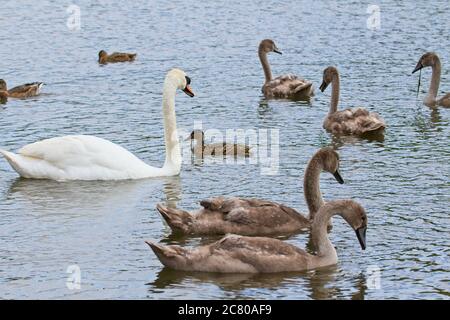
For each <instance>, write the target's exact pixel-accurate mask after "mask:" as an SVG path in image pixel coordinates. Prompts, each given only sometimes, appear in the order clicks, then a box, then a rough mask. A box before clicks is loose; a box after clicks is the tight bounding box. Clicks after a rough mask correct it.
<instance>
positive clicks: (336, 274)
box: [0, 0, 450, 299]
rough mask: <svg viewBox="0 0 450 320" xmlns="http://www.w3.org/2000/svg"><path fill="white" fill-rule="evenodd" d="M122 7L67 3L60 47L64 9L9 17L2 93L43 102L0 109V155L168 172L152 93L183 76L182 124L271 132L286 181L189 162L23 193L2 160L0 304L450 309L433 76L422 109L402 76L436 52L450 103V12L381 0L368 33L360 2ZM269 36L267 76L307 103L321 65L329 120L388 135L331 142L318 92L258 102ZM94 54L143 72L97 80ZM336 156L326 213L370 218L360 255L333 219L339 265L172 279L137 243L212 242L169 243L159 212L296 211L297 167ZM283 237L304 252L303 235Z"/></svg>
mask: <svg viewBox="0 0 450 320" xmlns="http://www.w3.org/2000/svg"><path fill="white" fill-rule="evenodd" d="M123 3H124V2H120V1H111V3H110V4H109V5H108V6H105V5H102V4H100V5H98V4H95V5H94V4H92V1H88V0H78V1H77V5H79V6H80V7H81V8H82V10H84V11H82V15H83V19H82V27H81V30H80V31H78V32H71V31H69V30H68V29H67V27H66V25H65V22H66V18H67V16H65V8H64V4H57V3H56V2H55V1H44V2H37V1H35V2H32V1H29V5H27V6H19V5H17V1H13V0H6V1H3V2H2V9H1V10H2V18H1V19H0V36H1V39H2V40H3V41H4V43H8V45H7V46H0V57H1V59H2V62H3V64H2V78H4V79H6V80H7V81H9V82H10V83H11V84H20V83H26V82H30V81H44V82H45V83H46V84H47V85H46V86H44V88H43V93H44V94H43V95H41V96H40V97H38V98H33V99H27V100H13V99H11V100H10V101H8V103H7V104H6V105H4V106H0V148H2V149H7V150H18V149H19V148H20V147H21V146H23V145H25V144H27V143H31V142H34V141H37V140H40V139H45V138H50V137H54V136H61V135H68V134H92V135H96V136H99V137H101V138H105V139H108V140H110V141H113V142H115V143H117V144H119V145H121V146H123V147H124V148H126V149H127V150H130V151H131V152H133V153H134V154H136V155H137V156H138V157H139V158H141V159H144V160H145V161H146V162H147V163H149V164H154V165H155V164H161V163H163V162H164V156H165V154H164V145H163V141H164V139H163V124H162V117H161V89H162V86H163V80H164V76H165V74H166V72H167V70H169V69H170V68H172V67H174V66H177V67H181V68H183V69H185V70H186V71H187V73H188V74H189V76H190V77H191V79H192V86H193V89H194V90H195V92H196V97H195V98H192V99H191V98H189V97H187V96H185V95H184V94H182V93H179V94H178V95H177V98H176V112H177V123H178V127H179V128H193V127H194V125H195V123H197V122H199V121H201V122H202V126H203V128H211V129H218V130H220V131H221V132H225V130H226V129H256V130H257V129H269V130H273V129H277V130H279V137H280V141H279V142H280V143H279V146H280V150H279V151H280V152H279V155H280V158H279V171H278V173H277V174H276V175H263V174H261V168H262V167H264V165H262V164H260V163H245V164H238V163H224V162H223V161H222V160H221V159H218V161H202V159H195V158H193V159H191V160H192V161H190V159H189V158H188V159H187V161H184V162H183V164H182V170H181V174H180V176H179V177H173V178H158V179H148V180H142V181H122V182H64V183H59V182H52V181H32V180H25V179H18V178H17V175H16V173H15V172H14V171H13V170H12V169H11V168H10V167H9V165H8V164H7V163H6V161H4V160H3V159H0V297H1V298H5V299H9V298H27V299H28V298H87V299H91V298H122V299H123V298H137V299H142V298H150V299H177V298H193V299H198V298H204V299H213V298H216V299H220V298H249V299H270V298H273V299H378V298H382V299H398V298H407V299H418V298H441V299H448V297H449V291H450V290H449V289H448V279H449V273H450V262H449V259H448V250H447V248H449V247H450V238H449V237H448V235H449V232H450V230H449V227H450V221H449V214H448V213H449V210H448V203H449V196H448V195H449V194H450V185H449V181H450V153H449V144H448V141H449V137H450V123H449V119H450V114H449V110H448V109H443V108H441V109H436V110H433V109H429V108H427V107H424V106H423V105H422V102H421V101H422V99H423V97H424V95H425V94H426V89H427V88H426V87H427V86H428V84H429V81H430V78H431V72H426V73H423V75H422V80H423V84H424V86H422V90H421V91H420V92H419V97H416V91H417V78H416V77H414V76H411V75H410V73H411V71H412V69H413V68H414V66H415V64H416V63H417V60H418V58H419V57H420V56H421V55H422V54H423V52H424V51H426V50H433V51H436V52H438V53H439V55H440V58H441V61H442V62H443V63H442V65H443V69H442V81H441V89H442V90H441V91H442V92H448V91H449V83H450V81H449V80H450V68H449V65H450V52H449V51H448V42H449V38H448V24H445V23H436V21H449V20H450V19H449V11H448V10H447V7H448V1H446V0H434V1H432V4H430V3H429V2H417V1H412V0H411V1H401V2H400V1H393V0H386V1H383V2H382V3H381V4H380V6H381V11H382V15H381V19H382V22H381V26H382V27H381V29H380V30H377V31H375V32H373V31H370V30H368V29H367V28H366V19H367V12H366V7H365V5H361V3H360V2H355V1H353V2H344V1H341V2H338V1H333V5H332V6H330V4H329V3H324V2H320V1H310V0H307V1H294V2H290V3H289V4H288V5H287V6H279V5H276V6H274V5H273V3H270V2H258V3H253V2H251V1H241V2H232V3H231V4H229V5H226V6H225V7H226V8H225V7H224V5H222V4H221V3H220V2H214V3H207V4H205V3H202V2H196V3H192V4H190V6H191V7H190V8H191V10H189V11H186V10H185V3H184V2H182V1H178V0H174V1H172V2H170V3H169V4H168V3H165V2H158V3H154V4H153V5H152V6H151V7H149V5H148V1H144V0H141V1H133V2H132V3H133V4H132V5H131V4H129V3H127V5H123ZM83 8H84V9H83ZM224 8H225V10H224ZM274 8H276V9H274ZM30 13H32V14H30ZM111 21H115V23H114V24H111ZM149 21H154V22H155V23H149ZM418 21H420V23H417V22H418ZM230 26H239V28H230ZM267 26H270V34H267V30H268V29H267ZM324 26H333V28H324ZM180 30H181V31H180ZM224 30H227V32H224ZM242 30H245V32H242ZM305 30H307V32H305ZM423 34H427V39H426V43H424V37H423V36H421V35H423ZM160 35H164V37H161V36H160ZM267 37H272V38H274V40H275V41H276V42H277V44H278V45H279V46H280V47H282V48H283V55H282V56H273V55H269V60H270V63H271V67H272V71H273V74H274V75H281V74H286V73H293V74H297V75H299V76H301V77H304V78H306V79H310V80H311V81H312V82H313V83H314V86H315V87H316V88H317V87H318V85H319V84H320V83H321V81H322V76H323V70H324V68H325V67H327V66H329V65H335V66H337V67H338V68H339V70H340V74H341V85H342V93H341V97H340V98H341V99H340V101H341V102H340V108H342V109H343V108H348V107H359V106H362V107H365V108H367V109H368V110H370V111H375V112H378V113H379V114H380V116H381V117H383V118H384V120H385V121H386V123H387V129H386V133H385V135H384V137H383V138H382V139H359V138H351V137H335V136H332V135H330V134H328V133H327V132H325V131H324V130H323V128H322V123H323V119H324V117H325V116H326V114H327V112H328V110H329V103H330V94H331V93H330V92H325V93H322V92H320V91H319V90H317V89H316V95H315V96H314V98H313V99H311V100H310V101H309V102H301V101H283V100H268V101H267V100H265V99H264V98H263V96H262V94H261V86H262V84H263V82H264V75H263V71H262V69H261V65H260V62H259V60H258V57H257V46H258V43H259V41H260V40H261V39H263V38H267ZM119 44H120V47H118V45H119ZM100 47H101V48H100ZM155 48H156V50H155ZM330 48H332V50H330ZM100 49H106V50H111V51H114V50H117V51H119V50H120V51H136V52H138V58H137V60H136V61H135V62H134V63H132V64H116V65H108V66H104V67H99V65H98V63H97V53H98V51H99V50H100ZM11 52H14V54H13V55H12V54H11ZM30 52H32V53H33V54H32V58H31V55H30ZM30 59H32V61H31V60H30ZM425 84H426V85H425ZM330 145H331V146H333V147H334V148H336V149H337V150H338V151H339V154H340V159H341V166H340V171H341V174H342V176H343V178H344V180H345V184H344V185H338V184H336V183H335V181H334V180H333V177H332V176H330V175H328V174H324V175H322V177H321V190H322V193H323V196H324V199H325V200H327V199H343V198H352V199H355V200H357V201H359V202H361V203H362V204H363V206H364V208H365V209H366V212H367V215H368V221H369V226H368V231H367V245H368V247H367V250H365V251H362V250H361V249H360V247H359V244H358V241H357V240H356V238H355V235H354V232H353V231H352V230H351V229H350V228H349V227H348V225H347V224H346V223H345V222H344V221H343V220H342V219H339V218H336V219H334V221H333V230H332V231H331V233H330V239H331V241H332V243H333V244H334V245H335V246H336V248H337V252H338V256H339V263H338V265H337V266H334V267H331V268H325V269H323V270H316V271H310V272H305V273H300V274H282V275H211V274H209V275H208V274H188V273H178V272H173V271H170V270H166V269H165V268H163V267H162V265H161V263H160V262H159V261H158V259H157V258H156V257H155V255H154V254H153V252H152V251H151V250H150V249H149V248H148V246H147V245H146V244H145V243H144V240H146V239H151V240H154V241H158V242H162V243H165V244H179V245H183V246H189V247H195V246H198V245H203V244H208V243H211V242H212V241H215V240H217V239H218V238H220V237H212V238H198V237H180V236H178V235H173V234H171V230H170V228H169V227H168V226H167V225H166V224H165V222H164V221H163V219H161V216H160V215H159V213H158V212H157V210H156V208H155V206H156V204H157V203H163V204H165V205H168V206H170V207H178V208H183V209H185V210H189V211H191V210H195V209H198V208H199V201H201V200H202V199H205V198H208V197H213V196H220V195H224V196H242V197H257V198H263V199H268V200H272V201H277V202H281V203H284V204H286V205H288V206H291V207H293V208H296V209H298V210H299V211H300V212H306V211H307V210H306V204H305V201H304V199H303V189H302V179H303V174H304V169H305V167H306V164H307V162H308V160H309V158H310V157H311V155H312V154H313V153H314V152H315V151H316V150H317V149H318V148H320V147H324V146H330ZM281 239H283V240H284V241H288V242H289V243H292V244H294V245H296V246H298V247H300V248H306V250H308V252H313V248H312V247H311V244H310V243H309V242H310V241H309V236H308V234H305V233H300V234H297V235H294V236H292V237H284V238H281ZM74 264H75V265H78V266H79V267H80V269H81V272H82V289H81V290H79V291H71V290H68V288H67V287H66V283H65V281H66V279H67V276H68V274H67V273H66V271H67V267H68V266H70V265H74ZM371 266H374V267H377V268H379V270H380V273H381V288H379V289H373V288H368V286H367V281H368V280H367V268H369V267H371Z"/></svg>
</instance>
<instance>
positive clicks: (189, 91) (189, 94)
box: [183, 85, 194, 97]
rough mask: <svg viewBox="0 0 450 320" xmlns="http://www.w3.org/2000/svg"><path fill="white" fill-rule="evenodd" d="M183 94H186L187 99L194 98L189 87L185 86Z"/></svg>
mask: <svg viewBox="0 0 450 320" xmlns="http://www.w3.org/2000/svg"><path fill="white" fill-rule="evenodd" d="M183 92H184V93H186V94H187V95H188V96H189V97H193V96H194V92H192V89H191V86H190V85H187V86H186V88H184V90H183Z"/></svg>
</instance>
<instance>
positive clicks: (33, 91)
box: [0, 79, 44, 99]
mask: <svg viewBox="0 0 450 320" xmlns="http://www.w3.org/2000/svg"><path fill="white" fill-rule="evenodd" d="M43 85H44V83H43V82H31V83H26V84H23V85H20V86H17V87H14V88H12V89H9V90H8V89H7V85H6V81H5V80H3V79H0V91H1V92H3V94H2V95H3V97H4V98H3V99H5V97H6V98H7V97H10V98H18V99H24V98H29V97H35V96H38V95H39V94H40V93H41V88H42V86H43Z"/></svg>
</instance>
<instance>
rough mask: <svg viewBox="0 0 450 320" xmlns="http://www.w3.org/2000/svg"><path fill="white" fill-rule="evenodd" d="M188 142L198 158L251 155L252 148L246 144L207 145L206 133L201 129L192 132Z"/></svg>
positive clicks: (222, 143)
mask: <svg viewBox="0 0 450 320" xmlns="http://www.w3.org/2000/svg"><path fill="white" fill-rule="evenodd" d="M187 140H190V141H191V150H192V153H194V154H195V156H196V157H201V158H203V157H204V156H225V155H228V156H241V157H249V156H250V154H251V152H250V147H249V146H247V145H245V144H238V143H227V142H218V143H210V144H205V133H204V132H203V131H202V130H199V129H196V130H194V131H192V132H191V134H190V135H189V137H188V138H187ZM192 141H195V145H192Z"/></svg>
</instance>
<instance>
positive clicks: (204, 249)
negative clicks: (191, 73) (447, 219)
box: [146, 200, 367, 273]
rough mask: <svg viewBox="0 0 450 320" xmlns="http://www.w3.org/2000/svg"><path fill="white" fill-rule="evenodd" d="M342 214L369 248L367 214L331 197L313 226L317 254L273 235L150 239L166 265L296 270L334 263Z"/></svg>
mask: <svg viewBox="0 0 450 320" xmlns="http://www.w3.org/2000/svg"><path fill="white" fill-rule="evenodd" d="M334 215H339V216H341V217H342V218H344V220H345V221H346V222H347V223H348V224H349V225H350V227H352V229H353V230H354V231H355V232H356V236H357V238H358V240H359V243H360V245H361V248H362V249H363V250H365V248H366V229H367V216H366V212H365V211H364V208H363V207H362V206H361V205H360V204H358V203H357V202H355V201H353V200H335V201H330V202H327V203H326V204H324V205H323V206H322V207H320V209H319V211H318V212H317V215H316V217H315V218H314V221H313V223H312V226H311V240H312V243H313V246H314V248H315V250H316V254H309V253H307V252H306V251H305V250H303V249H300V248H298V247H296V246H294V245H292V244H289V243H286V242H283V241H280V240H278V239H273V238H264V237H246V236H239V235H227V236H225V237H224V238H222V239H221V240H219V241H217V242H214V243H212V244H209V245H205V246H200V247H197V248H193V249H185V248H182V247H180V246H175V245H170V246H165V245H161V244H156V243H153V242H150V241H146V243H147V244H148V245H149V246H150V248H151V249H152V250H153V252H154V253H155V254H156V256H157V257H158V259H159V260H160V261H161V263H162V264H163V265H165V266H166V267H169V268H171V269H175V270H182V271H201V272H219V273H275V272H293V271H302V270H309V269H315V268H321V267H325V266H329V265H334V264H336V263H337V262H338V256H337V253H336V250H335V248H334V246H333V244H332V243H331V241H330V239H329V238H328V233H327V224H328V221H329V220H330V219H331V217H332V216H334Z"/></svg>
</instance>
